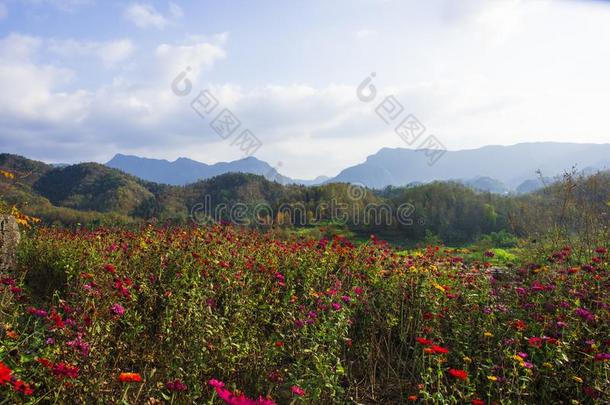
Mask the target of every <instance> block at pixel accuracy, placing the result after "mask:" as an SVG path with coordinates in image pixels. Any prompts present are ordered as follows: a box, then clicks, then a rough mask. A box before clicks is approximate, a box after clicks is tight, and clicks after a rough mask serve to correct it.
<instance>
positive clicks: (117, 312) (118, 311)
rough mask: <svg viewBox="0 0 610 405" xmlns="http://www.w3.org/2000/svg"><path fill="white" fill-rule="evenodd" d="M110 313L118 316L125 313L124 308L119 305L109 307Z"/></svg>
mask: <svg viewBox="0 0 610 405" xmlns="http://www.w3.org/2000/svg"><path fill="white" fill-rule="evenodd" d="M110 311H111V312H112V313H113V314H115V315H118V316H122V315H123V314H124V313H125V308H124V307H123V306H122V305H121V304H114V305H113V306H112V307H110Z"/></svg>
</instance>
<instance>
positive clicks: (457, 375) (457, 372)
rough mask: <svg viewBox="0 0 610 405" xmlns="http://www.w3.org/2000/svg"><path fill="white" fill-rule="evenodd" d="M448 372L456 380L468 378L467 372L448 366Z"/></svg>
mask: <svg viewBox="0 0 610 405" xmlns="http://www.w3.org/2000/svg"><path fill="white" fill-rule="evenodd" d="M449 374H451V376H452V377H455V378H457V379H458V380H465V379H467V378H468V372H466V371H464V370H456V369H454V368H450V369H449Z"/></svg>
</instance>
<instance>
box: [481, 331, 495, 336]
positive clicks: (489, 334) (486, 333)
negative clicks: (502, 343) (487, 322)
mask: <svg viewBox="0 0 610 405" xmlns="http://www.w3.org/2000/svg"><path fill="white" fill-rule="evenodd" d="M493 335H494V334H493V333H491V332H485V333H483V336H485V337H492V336H493Z"/></svg>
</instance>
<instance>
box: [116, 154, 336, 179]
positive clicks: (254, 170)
mask: <svg viewBox="0 0 610 405" xmlns="http://www.w3.org/2000/svg"><path fill="white" fill-rule="evenodd" d="M106 166H108V167H112V168H114V169H119V170H121V171H123V172H125V173H129V174H131V175H133V176H136V177H139V178H141V179H144V180H148V181H153V182H155V183H161V184H171V185H174V186H182V185H186V184H190V183H195V182H197V181H199V180H205V179H209V178H212V177H215V176H219V175H221V174H225V173H249V174H257V175H259V176H263V177H265V178H266V179H267V180H271V181H277V182H278V183H281V184H300V185H304V186H313V185H316V184H322V183H324V182H325V181H327V180H328V179H329V178H328V177H325V176H319V177H317V178H315V179H313V180H298V179H291V178H289V177H286V176H283V175H281V174H280V173H278V171H277V170H276V169H275V168H273V167H271V165H269V164H268V163H267V162H263V161H262V160H259V159H257V158H255V157H247V158H245V159H241V160H235V161H232V162H219V163H215V164H212V165H208V164H206V163H202V162H198V161H196V160H192V159H188V158H184V157H181V158H178V159H176V160H174V161H173V162H170V161H168V160H165V159H150V158H143V157H138V156H132V155H123V154H120V153H119V154H116V155H115V156H114V157H113V158H112V159H111V160H110V161H109V162H107V163H106Z"/></svg>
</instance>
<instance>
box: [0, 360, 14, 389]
mask: <svg viewBox="0 0 610 405" xmlns="http://www.w3.org/2000/svg"><path fill="white" fill-rule="evenodd" d="M12 372H13V371H12V370H11V369H10V368H8V366H7V365H6V364H4V363H3V362H1V361H0V385H4V384H6V383H7V382H9V381H11V373H12Z"/></svg>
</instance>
